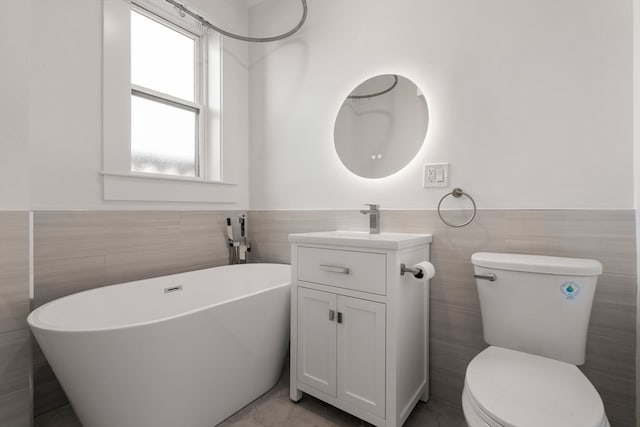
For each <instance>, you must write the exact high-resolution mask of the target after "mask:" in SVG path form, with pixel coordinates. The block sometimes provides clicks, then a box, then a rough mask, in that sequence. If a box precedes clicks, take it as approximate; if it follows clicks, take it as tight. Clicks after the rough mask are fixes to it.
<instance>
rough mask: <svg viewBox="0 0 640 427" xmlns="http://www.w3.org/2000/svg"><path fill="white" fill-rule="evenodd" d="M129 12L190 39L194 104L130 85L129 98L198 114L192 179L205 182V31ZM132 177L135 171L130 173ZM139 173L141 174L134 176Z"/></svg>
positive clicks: (145, 11) (141, 11)
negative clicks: (192, 60)
mask: <svg viewBox="0 0 640 427" xmlns="http://www.w3.org/2000/svg"><path fill="white" fill-rule="evenodd" d="M131 10H132V11H134V12H137V13H139V14H141V15H143V16H145V17H147V18H149V19H151V20H153V21H155V22H157V23H159V24H161V25H164V26H165V27H167V28H170V29H172V30H174V31H176V32H178V33H180V34H182V35H184V36H186V37H189V38H190V39H191V40H193V41H194V55H193V56H194V74H195V75H194V101H193V102H191V101H188V100H186V99H182V98H178V97H175V96H172V95H169V94H166V93H163V92H158V91H155V90H153V89H150V88H147V87H144V86H139V85H135V84H133V83H131V96H139V97H141V98H147V99H150V100H152V101H155V102H160V103H164V104H167V105H170V106H172V107H177V108H182V109H185V110H188V111H193V112H195V113H196V114H197V120H198V127H197V134H196V140H195V146H196V148H197V152H196V153H195V154H196V156H195V165H194V166H195V178H203V179H205V180H206V179H208V178H211V177H210V176H209V175H210V173H209V170H208V168H207V165H206V159H207V156H206V154H207V153H206V151H207V147H208V139H209V138H208V136H209V135H208V134H207V129H206V115H207V105H206V102H205V100H206V94H207V74H208V73H207V67H208V57H207V51H208V44H207V40H208V39H207V37H206V36H207V34H206V32H205V31H203V30H200V31H198V32H197V33H196V32H194V30H193V29H191V28H185V26H184V25H183V26H181V25H177V24H176V23H175V22H173V20H168V19H166V18H165V17H163V16H160V15H159V14H157V13H154V12H152V11H150V10H149V9H147V8H144V7H142V6H140V5H139V4H137V3H135V2H133V3H132V4H131ZM131 172H132V173H134V171H131ZM135 173H140V172H135ZM160 175H169V174H160Z"/></svg>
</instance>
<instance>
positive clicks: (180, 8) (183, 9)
mask: <svg viewBox="0 0 640 427" xmlns="http://www.w3.org/2000/svg"><path fill="white" fill-rule="evenodd" d="M165 1H166V2H167V3H169V4H171V5H172V6H173V7H175V8H176V9H177V10H178V11H180V13H185V14H187V15H189V16H190V17H192V18H193V19H195V20H196V21H198V22H199V23H200V24H201V25H203V26H204V27H206V28H209V29H212V30H214V31H217V32H218V33H220V34H222V35H225V36H227V37H231V38H232V39H236V40H242V41H245V42H254V43H265V42H274V41H277V40H282V39H284V38H287V37H289V36H291V35H293V34H294V33H295V32H297V31H298V30H299V29H300V28H301V27H302V25H304V22H305V21H306V20H307V0H300V1H301V2H302V17H301V18H300V22H298V24H297V25H296V26H295V27H293V28H292V29H291V30H289V31H287V32H286V33H282V34H280V35H277V36H272V37H247V36H241V35H238V34H234V33H230V32H229V31H226V30H223V29H222V28H219V27H217V26H215V25H213V24H212V23H211V22H209V21H207V20H206V19H204V18H203V17H202V16H200V15H198V14H197V13H195V12H192V11H191V10H189V9H187V7H186V6H185V5H184V4H181V3H178V2H177V1H175V0H165Z"/></svg>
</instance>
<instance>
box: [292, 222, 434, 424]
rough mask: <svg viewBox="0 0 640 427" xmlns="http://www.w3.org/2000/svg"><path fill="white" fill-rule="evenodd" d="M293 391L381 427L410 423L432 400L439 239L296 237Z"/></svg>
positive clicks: (334, 234)
mask: <svg viewBox="0 0 640 427" xmlns="http://www.w3.org/2000/svg"><path fill="white" fill-rule="evenodd" d="M289 240H290V242H291V250H292V252H291V259H292V299H291V390H290V397H291V399H292V400H294V401H298V400H299V399H300V398H301V397H302V393H303V392H304V393H308V394H310V395H313V396H315V397H317V398H319V399H321V400H324V401H326V402H328V403H330V404H332V405H334V406H336V407H338V408H340V409H342V410H344V411H346V412H349V413H351V414H353V415H355V416H357V417H359V418H361V419H363V420H365V421H367V422H369V423H371V424H374V425H376V426H390V427H396V426H401V425H402V424H403V423H404V421H405V420H406V418H407V417H408V416H409V414H410V413H411V411H412V410H413V408H414V406H415V405H416V403H417V402H418V400H425V401H426V400H427V399H428V361H427V355H428V297H429V288H428V281H427V280H425V279H416V278H415V277H414V276H413V275H412V274H411V273H407V274H405V275H404V276H402V275H401V274H400V265H401V264H402V263H404V264H406V265H409V266H410V265H414V264H416V263H418V262H421V261H425V260H428V259H429V243H430V242H431V235H418V234H396V233H383V234H380V235H370V234H366V233H357V232H326V233H301V234H291V235H290V236H289Z"/></svg>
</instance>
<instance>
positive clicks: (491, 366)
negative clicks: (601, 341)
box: [463, 346, 609, 427]
mask: <svg viewBox="0 0 640 427" xmlns="http://www.w3.org/2000/svg"><path fill="white" fill-rule="evenodd" d="M465 400H466V401H465ZM463 405H464V406H465V412H467V411H471V410H472V411H473V413H474V415H477V418H480V419H481V420H482V423H478V425H483V424H484V425H486V426H491V427H501V426H504V427H507V426H508V427H540V426H545V427H606V426H608V425H609V423H608V421H607V418H606V416H605V413H604V406H603V404H602V399H601V398H600V396H599V395H598V392H597V391H596V389H595V388H594V387H593V385H592V384H591V383H590V382H589V380H588V379H587V378H586V377H585V376H584V375H583V374H582V372H580V370H579V369H578V368H577V367H576V366H575V365H571V364H569V363H565V362H561V361H558V360H554V359H549V358H546V357H542V356H536V355H533V354H528V353H523V352H519V351H515V350H509V349H505V348H501V347H493V346H492V347H489V348H487V349H486V350H484V351H483V352H481V353H480V354H478V355H477V356H476V357H475V358H474V359H473V360H472V361H471V363H469V366H468V367H467V374H466V377H465V390H464V393H463ZM468 421H469V420H468ZM472 425H473V424H472ZM474 427H475V426H474Z"/></svg>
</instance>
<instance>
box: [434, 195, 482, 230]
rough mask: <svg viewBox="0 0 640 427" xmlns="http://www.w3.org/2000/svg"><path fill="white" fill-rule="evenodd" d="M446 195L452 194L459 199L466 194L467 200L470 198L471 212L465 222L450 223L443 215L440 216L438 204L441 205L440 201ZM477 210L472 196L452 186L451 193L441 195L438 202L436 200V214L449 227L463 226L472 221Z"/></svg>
mask: <svg viewBox="0 0 640 427" xmlns="http://www.w3.org/2000/svg"><path fill="white" fill-rule="evenodd" d="M448 196H453V197H455V198H456V199H459V198H460V197H462V196H467V198H468V199H469V200H471V203H472V204H473V214H472V215H471V218H469V219H468V220H467V221H466V222H464V223H462V224H451V223H449V222H447V221H446V220H445V219H444V218H443V216H442V212H440V206H441V205H442V201H443V200H444V199H446V198H447V197H448ZM477 212H478V209H477V208H476V202H475V200H473V197H471V196H470V195H468V194H467V193H465V192H464V191H462V188H454V189H453V191H452V192H451V193H447V194H445V195H444V196H442V198H441V199H440V202H438V216H439V217H440V219H441V220H442V222H444V223H445V224H447V225H448V226H449V227H456V228H459V227H464V226H465V225H469V224H470V223H471V221H473V219H474V218H475V217H476V213H477Z"/></svg>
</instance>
